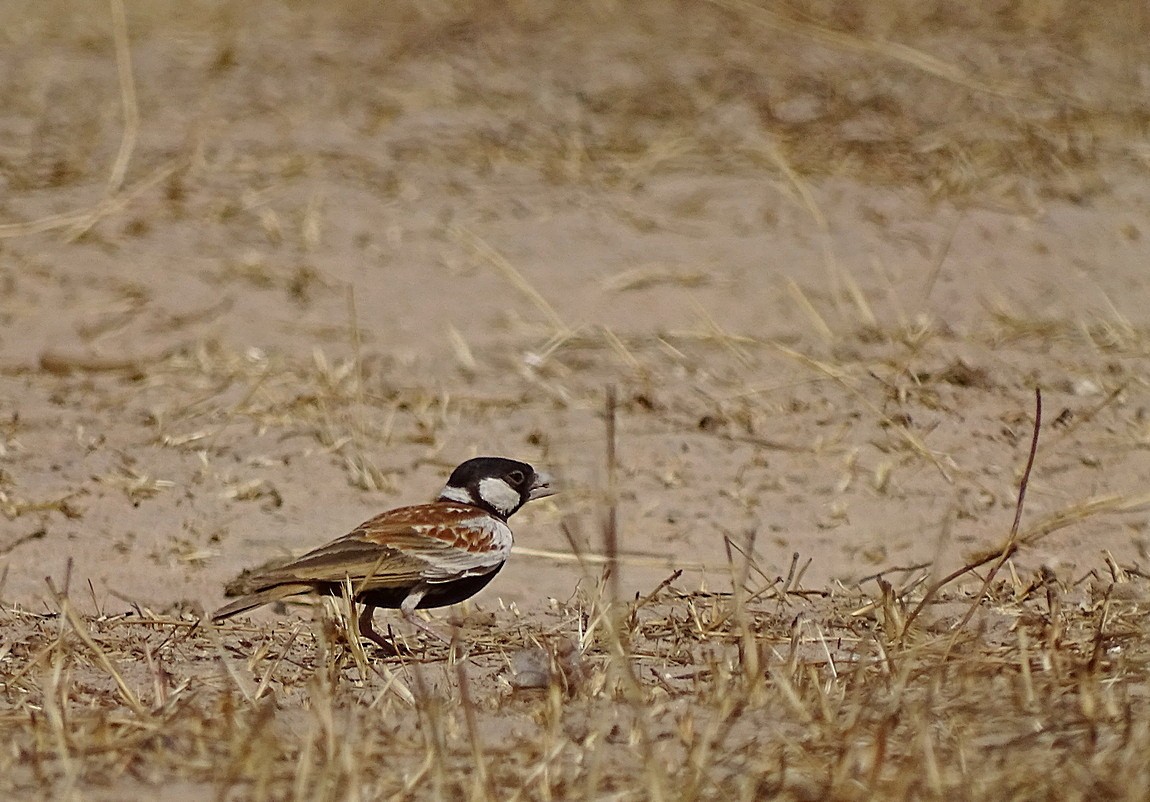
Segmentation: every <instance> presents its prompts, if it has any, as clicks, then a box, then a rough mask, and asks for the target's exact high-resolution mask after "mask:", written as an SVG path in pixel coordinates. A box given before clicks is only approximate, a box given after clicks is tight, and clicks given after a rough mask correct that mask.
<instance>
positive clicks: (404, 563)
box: [247, 502, 511, 592]
mask: <svg viewBox="0 0 1150 802" xmlns="http://www.w3.org/2000/svg"><path fill="white" fill-rule="evenodd" d="M510 548H511V530H510V529H508V528H507V525H506V524H503V523H502V522H501V521H498V520H496V519H494V518H491V517H490V516H488V515H486V514H485V513H483V511H481V510H477V509H475V508H474V507H469V506H466V505H456V504H446V503H442V502H440V503H435V504H422V505H419V506H416V507H401V508H399V509H396V510H391V511H389V512H385V513H383V514H382V515H377V516H376V517H375V518H372V519H370V520H368V521H365V522H363V523H362V524H360V525H359V526H358V527H356V528H355V529H354V530H352V531H351V532H349V533H348V534H346V535H344V536H343V537H341V538H339V539H338V540H333V541H332V542H331V543H329V544H327V545H326V546H321V547H320V548H318V549H315V550H314V551H311V552H308V553H307V554H304V555H303V556H301V557H299V558H298V559H295V560H292V561H291V562H289V563H286V564H284V565H280V566H277V567H275V568H271V569H269V570H267V571H264V572H260V573H257V574H253V575H251V576H249V577H248V578H247V584H248V586H249V587H251V588H255V589H265V588H269V587H272V586H275V585H282V584H297V583H326V582H342V581H343V580H344V579H350V580H351V583H352V587H353V589H354V590H355V591H357V592H358V591H365V590H372V589H375V588H388V587H404V586H407V585H412V584H414V583H416V582H421V581H423V582H433V583H434V582H445V581H449V580H451V579H457V578H459V577H461V576H470V575H474V574H484V573H488V572H490V571H493V570H495V569H496V568H498V567H499V566H500V565H501V564H502V563H503V561H504V560H506V559H507V556H508V553H509V552H510Z"/></svg>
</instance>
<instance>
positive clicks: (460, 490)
mask: <svg viewBox="0 0 1150 802" xmlns="http://www.w3.org/2000/svg"><path fill="white" fill-rule="evenodd" d="M439 498H440V499H446V500H447V501H458V502H459V503H460V504H474V503H475V499H473V498H472V497H471V493H470V492H469V491H468V490H467V488H466V487H452V486H451V485H448V486H447V487H445V488H443V492H442V493H440V494H439Z"/></svg>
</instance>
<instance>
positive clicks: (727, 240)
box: [0, 2, 1150, 627]
mask: <svg viewBox="0 0 1150 802" xmlns="http://www.w3.org/2000/svg"><path fill="white" fill-rule="evenodd" d="M450 5H451V4H442V5H436V4H426V5H420V4H417V5H416V6H415V7H407V6H402V7H395V8H391V7H389V8H387V9H386V10H385V9H383V8H382V7H377V6H376V5H375V4H366V3H363V4H360V3H351V4H344V5H341V9H340V11H338V12H331V11H325V10H323V8H322V6H321V5H320V4H315V5H314V6H313V5H311V4H296V5H293V6H292V7H290V8H287V7H284V6H282V5H279V4H266V3H249V4H223V5H219V4H208V3H185V4H171V5H166V6H162V7H161V5H157V6H156V7H155V8H154V9H152V10H149V11H135V10H133V11H132V13H131V14H130V15H129V18H128V25H127V28H126V30H127V33H128V43H129V45H130V59H131V63H130V75H131V77H132V79H133V80H132V81H131V82H128V83H125V82H124V81H122V80H121V79H122V78H123V74H121V73H118V72H117V65H118V64H119V65H120V66H121V67H122V68H124V69H128V64H127V63H126V62H125V61H124V53H123V52H121V53H120V58H119V60H118V58H117V49H116V38H115V36H114V33H115V25H114V24H113V21H112V20H113V19H114V18H112V17H110V16H109V14H108V11H107V9H106V8H105V7H103V6H100V5H98V4H97V5H95V6H91V7H89V6H84V7H83V9H75V8H72V7H71V6H68V5H67V4H64V3H59V4H49V5H48V6H45V5H43V4H36V5H32V4H10V5H8V6H6V9H5V10H4V11H2V12H0V23H2V24H0V31H3V33H2V34H0V37H3V41H4V46H3V47H2V48H0V72H3V74H4V75H6V76H7V77H6V79H5V81H4V86H3V88H2V89H0V92H2V93H3V96H2V97H0V104H2V106H3V108H4V111H3V112H2V113H0V288H2V289H0V513H2V514H3V517H2V518H0V572H2V576H3V580H2V582H0V599H3V602H4V604H6V605H16V606H20V607H22V608H26V609H29V610H43V609H45V607H51V606H52V602H51V601H50V594H49V590H48V586H47V584H46V582H45V578H46V577H50V578H51V579H52V582H53V583H54V584H55V586H56V587H57V588H61V587H64V586H65V585H67V587H68V588H69V590H70V595H71V597H72V598H73V600H74V603H75V604H76V605H77V606H78V607H79V608H80V609H81V610H84V611H86V612H88V613H91V612H94V611H100V612H102V613H104V614H107V615H114V614H117V613H119V612H124V611H129V610H133V609H137V608H139V609H146V610H150V611H153V612H154V613H156V614H178V613H188V612H196V611H202V610H209V609H212V608H214V607H215V606H217V605H219V604H220V603H221V602H222V600H223V596H222V588H223V585H224V584H225V583H226V582H227V581H228V580H229V579H231V578H232V577H233V576H234V575H235V574H236V573H237V572H238V571H239V570H240V569H241V568H244V567H247V566H251V565H254V564H258V563H260V562H263V561H264V560H266V559H268V558H271V557H276V556H284V555H287V554H291V553H298V552H299V551H301V550H305V549H307V548H310V547H312V546H315V545H318V544H319V543H322V542H324V541H326V540H328V539H330V538H332V537H335V536H337V535H340V534H343V533H344V532H345V531H347V530H348V529H349V528H351V527H352V526H354V525H355V524H357V523H358V522H360V521H361V520H363V519H365V518H367V517H369V516H370V515H372V514H374V513H375V512H378V511H380V510H382V509H385V508H388V507H391V506H396V505H398V504H400V503H409V502H418V501H423V500H426V499H427V498H429V497H430V496H432V495H433V494H434V493H435V492H436V491H437V490H438V488H439V487H440V485H441V484H442V482H443V480H444V478H445V476H446V475H447V473H448V472H449V471H450V469H451V467H452V466H454V465H455V464H457V463H458V462H460V461H462V460H463V459H465V458H467V457H470V456H473V455H476V454H502V455H507V456H513V457H517V458H521V459H524V460H527V461H530V462H532V463H533V464H536V465H538V466H541V467H546V468H547V469H548V470H550V471H553V472H554V473H557V474H558V475H559V476H561V477H562V480H563V482H564V486H565V492H564V493H563V494H562V495H560V496H557V497H555V498H554V499H550V500H548V501H547V502H545V503H540V504H537V505H532V507H529V508H527V509H525V510H524V511H523V512H521V513H520V514H519V515H518V516H517V517H516V519H515V521H514V523H515V524H516V526H515V529H516V532H517V543H518V545H519V546H521V547H523V550H522V552H521V553H519V554H516V555H515V556H514V558H513V559H512V560H511V562H510V563H509V565H508V566H507V568H506V569H505V570H504V572H503V573H502V574H501V575H500V576H499V577H498V579H497V580H496V581H495V582H494V583H493V584H492V585H491V586H490V587H489V588H488V589H487V590H485V591H484V592H483V593H481V594H480V595H479V596H477V597H476V598H475V599H474V601H473V607H478V608H480V609H486V610H501V609H502V608H503V606H505V605H512V604H513V605H515V607H516V608H517V609H518V610H519V611H520V612H521V613H522V614H523V615H524V616H526V619H525V620H526V622H527V624H526V625H527V626H528V627H530V622H531V620H532V618H531V616H532V615H538V616H545V615H546V611H547V610H548V609H551V607H552V606H553V605H552V603H551V602H550V601H549V599H557V600H560V601H562V600H566V599H569V598H571V597H572V595H573V594H574V593H575V592H576V589H577V587H578V586H579V585H580V583H581V581H582V574H581V572H580V569H579V567H578V564H577V563H576V562H575V561H574V560H573V559H572V558H571V544H570V543H569V542H568V539H567V538H566V536H565V535H564V532H563V529H562V528H561V523H562V521H564V520H566V521H567V522H568V524H569V526H570V527H571V528H572V529H573V531H574V532H576V534H577V536H578V537H579V538H581V539H582V540H583V542H584V545H585V549H586V551H587V553H588V554H589V555H590V557H591V559H592V565H597V563H595V562H594V559H595V558H596V555H601V554H602V545H601V535H600V532H601V520H602V517H603V511H604V492H605V484H606V482H605V473H604V471H605V434H604V420H603V408H604V396H605V392H606V388H607V387H608V386H614V387H616V388H617V389H618V394H619V410H618V428H619V431H618V459H619V507H618V511H619V535H620V544H621V554H620V561H621V580H622V588H623V590H624V592H625V593H627V594H628V595H630V594H633V593H646V592H649V591H650V590H651V589H653V588H654V587H655V586H656V585H657V584H658V583H659V582H660V581H661V580H662V579H664V578H666V577H667V576H668V575H669V574H670V573H671V571H672V570H674V569H683V571H684V573H683V575H682V576H681V577H680V578H679V580H678V581H677V582H676V587H678V588H681V589H682V590H684V591H690V590H694V589H698V588H700V587H714V586H721V585H729V569H728V562H727V560H728V558H727V553H728V550H727V547H726V540H727V539H728V538H729V539H731V540H733V541H734V542H736V543H738V544H744V545H745V544H746V543H748V542H749V543H752V544H753V551H754V554H755V557H756V563H757V565H758V566H760V567H761V568H762V570H763V572H764V574H765V575H767V576H770V577H774V576H785V575H786V574H787V573H788V570H789V569H790V568H791V565H792V560H793V559H794V558H793V555H795V554H797V555H798V563H797V564H798V566H799V567H800V568H803V569H805V572H804V573H803V575H802V580H801V583H802V586H804V587H806V588H812V589H822V588H839V587H841V588H844V589H849V590H851V591H852V592H853V591H856V590H865V589H866V588H868V587H869V588H871V589H872V590H873V589H874V588H875V585H874V577H875V576H876V575H880V574H882V575H885V576H887V577H888V578H891V579H892V580H896V581H905V580H906V579H908V578H909V577H911V576H912V575H913V574H914V572H915V571H921V570H926V569H927V568H929V566H930V565H932V564H934V565H935V566H937V567H938V570H949V569H950V568H953V567H956V566H958V565H961V564H962V561H963V560H964V559H965V558H966V557H967V556H968V555H970V554H971V553H973V552H978V551H980V550H983V549H986V548H991V547H994V546H995V545H996V544H998V543H1000V542H1001V541H1002V539H1003V537H1004V536H1005V535H1006V533H1007V532H1008V530H1009V528H1010V524H1011V521H1012V519H1013V515H1014V507H1015V499H1016V493H1017V485H1018V480H1019V477H1020V475H1021V471H1022V468H1023V465H1024V464H1025V461H1026V453H1027V448H1028V446H1029V441H1030V435H1031V429H1032V423H1033V415H1034V391H1035V388H1041V390H1042V392H1043V401H1044V410H1043V415H1044V425H1043V429H1042V440H1041V443H1040V445H1039V450H1038V456H1037V461H1036V465H1035V468H1034V472H1033V476H1032V479H1031V483H1030V489H1029V497H1028V499H1027V505H1026V509H1025V514H1024V517H1023V521H1022V529H1023V531H1024V532H1030V533H1032V534H1035V536H1034V537H1033V538H1032V539H1031V541H1030V543H1031V545H1030V546H1028V547H1027V548H1026V549H1023V550H1022V551H1021V552H1020V553H1019V554H1018V555H1017V556H1016V557H1015V559H1014V560H1013V561H1012V566H1011V567H1012V569H1013V570H1014V571H1016V572H1017V573H1018V575H1020V576H1023V577H1026V576H1029V575H1032V574H1034V572H1036V571H1038V570H1039V569H1040V568H1041V567H1043V566H1045V567H1047V568H1048V569H1050V570H1053V571H1054V572H1055V574H1056V575H1057V576H1059V577H1060V578H1062V579H1063V580H1064V581H1066V582H1067V583H1074V582H1075V581H1077V580H1078V579H1080V578H1081V577H1082V576H1084V575H1086V574H1088V573H1090V572H1092V571H1098V570H1100V569H1101V567H1102V566H1104V565H1105V563H1106V560H1107V555H1111V559H1112V561H1114V562H1116V563H1119V564H1123V565H1131V566H1136V565H1146V564H1147V563H1148V562H1150V556H1148V554H1147V549H1148V548H1150V530H1148V528H1147V527H1148V525H1150V512H1148V511H1147V507H1146V505H1145V502H1146V493H1147V489H1148V488H1150V451H1148V449H1150V382H1148V379H1147V376H1148V375H1150V374H1148V371H1147V365H1148V361H1147V360H1148V357H1150V303H1148V301H1150V258H1148V256H1150V251H1148V249H1147V248H1148V246H1147V241H1148V237H1150V151H1148V150H1147V149H1146V148H1147V145H1146V142H1147V140H1146V122H1145V121H1146V119H1147V118H1146V110H1147V109H1148V108H1150V101H1148V97H1150V73H1148V72H1147V67H1146V63H1147V62H1146V60H1145V58H1144V56H1145V54H1146V50H1145V41H1144V40H1141V39H1140V37H1141V34H1140V33H1139V31H1140V30H1142V29H1140V28H1139V25H1138V24H1136V25H1134V26H1132V27H1131V29H1130V30H1128V31H1127V30H1126V29H1125V28H1124V27H1122V26H1118V27H1113V28H1107V27H1105V26H1097V27H1091V26H1082V25H1079V23H1080V22H1081V19H1079V20H1078V21H1077V22H1076V21H1075V20H1074V19H1069V16H1070V15H1071V12H1072V11H1073V9H1072V8H1070V6H1067V7H1066V9H1064V10H1065V11H1066V15H1067V18H1066V19H1065V20H1064V19H1063V18H1062V17H1060V16H1059V15H1057V14H1054V13H1053V12H1051V14H1052V16H1049V17H1041V15H1040V17H1039V18H1028V19H1021V18H1019V17H1015V16H1014V12H1011V11H1007V10H1003V9H996V10H995V11H994V12H993V13H994V14H997V15H998V16H997V17H995V19H996V20H997V22H996V23H994V24H988V23H986V22H985V20H984V19H983V18H982V17H979V16H978V15H977V14H975V12H973V11H972V12H958V11H950V12H946V11H944V10H940V9H935V11H934V15H933V16H929V15H925V12H924V14H923V15H922V16H915V15H914V14H913V13H912V12H909V11H907V10H905V9H904V10H902V11H898V10H896V9H887V11H888V12H889V13H888V14H884V13H883V12H880V11H879V10H876V11H874V12H873V14H870V15H868V14H867V13H863V12H859V14H857V15H854V16H852V15H851V14H849V13H847V12H843V14H844V15H845V16H843V17H837V16H834V15H833V14H832V15H831V16H829V17H824V16H821V15H822V14H823V10H822V9H821V7H818V8H816V7H811V8H810V9H808V11H809V14H810V15H811V16H803V15H802V14H798V15H784V16H779V15H778V13H776V12H777V11H778V9H776V10H775V11H762V10H761V9H760V10H758V11H756V7H754V6H750V5H745V6H744V5H741V4H738V3H730V4H727V3H718V4H709V3H684V4H661V3H641V4H638V5H635V6H631V5H630V4H628V5H626V6H623V5H618V6H617V5H616V4H613V3H593V4H588V5H586V6H582V5H581V6H580V10H573V9H571V8H568V7H567V6H565V5H563V4H555V5H552V4H548V3H542V2H540V3H533V2H531V3H513V4H510V5H508V6H498V5H490V6H488V5H486V4H480V5H476V6H467V7H466V8H462V7H460V8H456V9H451V8H450V7H449V6H450ZM1039 5H1041V4H1039ZM1071 5H1073V4H1071ZM49 6H51V7H49ZM880 6H881V7H883V8H885V5H883V4H879V5H878V6H876V9H878V8H879V7H880ZM113 8H114V5H113ZM827 13H830V12H827ZM835 13H838V12H835ZM987 13H990V12H989V11H987ZM1141 13H1142V15H1143V18H1140V19H1141V23H1139V24H1142V23H1144V22H1145V19H1144V16H1145V11H1144V9H1143V10H1142V12H1141ZM964 14H966V15H967V16H964ZM948 15H949V16H948ZM824 23H825V24H824ZM832 31H840V32H844V33H843V34H842V36H841V37H840V38H839V39H836V38H835V37H834V35H832V33H831V32H832ZM1140 41H1141V44H1139V42H1140ZM893 42H898V43H900V45H899V46H895V45H893V44H889V43H893ZM900 48H901V49H900ZM1084 67H1085V68H1084ZM126 110H127V111H126ZM282 616H283V613H282V612H275V611H261V612H260V613H258V614H256V618H257V620H263V621H280V620H282ZM287 616H288V617H289V619H294V618H299V617H300V616H301V611H300V610H298V609H292V610H290V611H288V612H287ZM302 617H303V619H304V620H306V619H307V613H306V611H304V612H303V613H302ZM381 618H382V616H381ZM540 620H542V618H541V619H540Z"/></svg>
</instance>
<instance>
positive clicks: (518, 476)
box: [507, 471, 526, 485]
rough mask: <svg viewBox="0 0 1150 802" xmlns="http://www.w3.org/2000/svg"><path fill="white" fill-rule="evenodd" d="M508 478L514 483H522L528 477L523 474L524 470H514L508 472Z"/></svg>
mask: <svg viewBox="0 0 1150 802" xmlns="http://www.w3.org/2000/svg"><path fill="white" fill-rule="evenodd" d="M507 478H508V479H510V480H511V484H513V485H521V484H523V481H524V479H526V477H525V476H524V475H523V471H512V472H511V473H509V474H507Z"/></svg>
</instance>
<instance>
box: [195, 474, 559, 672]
mask: <svg viewBox="0 0 1150 802" xmlns="http://www.w3.org/2000/svg"><path fill="white" fill-rule="evenodd" d="M555 492H556V491H555V490H554V489H553V487H552V479H551V477H550V476H548V475H547V474H546V473H543V472H542V471H536V470H535V469H534V468H532V467H531V466H530V465H528V464H527V463H525V462H517V461H516V460H511V459H505V458H503V457H476V458H475V459H469V460H467V462H464V463H463V464H462V465H460V466H459V467H458V468H456V469H455V470H454V471H452V473H451V477H450V478H449V479H448V480H447V485H446V486H445V487H444V488H443V491H442V492H441V493H440V494H439V497H438V498H437V499H436V500H435V501H433V502H432V503H430V504H418V505H415V506H411V507H399V508H397V509H394V510H389V511H388V512H385V513H382V514H380V515H377V516H375V517H374V518H372V519H370V520H368V521H364V522H363V523H362V524H360V525H359V526H357V527H356V528H355V529H353V530H352V531H351V532H349V533H348V534H346V535H344V536H343V537H341V538H339V539H337V540H333V541H332V542H331V543H328V544H327V545H326V546H321V547H320V548H318V549H315V550H314V551H310V552H308V553H307V554H304V555H303V556H301V557H299V558H297V559H295V560H292V561H290V562H288V563H285V564H283V565H278V566H275V567H273V568H268V569H266V570H261V569H257V570H255V571H253V572H251V573H247V574H245V575H242V576H241V577H240V579H239V580H237V581H236V582H234V583H232V585H229V586H228V589H227V590H226V593H227V595H229V596H234V595H239V594H241V593H242V594H246V595H244V596H243V597H242V598H239V599H236V600H235V601H234V602H232V603H231V604H228V605H226V606H224V607H221V608H220V609H218V610H216V611H215V612H214V613H212V621H213V622H219V621H223V620H224V619H226V618H231V617H232V616H233V615H236V614H238V613H242V612H244V611H246V610H251V609H252V608H254V607H259V606H261V605H264V604H270V603H271V602H275V601H279V600H280V599H284V598H287V597H289V596H298V595H302V594H307V593H318V594H325V595H332V596H338V595H340V593H341V592H342V591H341V588H342V587H343V585H344V582H347V581H350V583H351V592H352V602H353V604H354V603H355V602H359V603H360V604H362V605H363V610H362V611H361V612H360V615H359V633H360V634H361V635H362V636H363V637H365V638H367V639H369V640H371V641H373V642H375V643H376V644H378V645H379V646H381V647H382V648H384V649H385V650H387V651H389V652H394V650H395V647H394V646H392V644H391V643H390V642H388V641H387V640H386V639H385V638H383V636H381V635H380V634H379V633H377V632H376V631H375V629H373V627H372V616H373V615H374V614H375V610H376V608H380V607H382V608H385V609H396V608H398V609H399V611H400V612H401V613H402V614H403V617H404V618H406V619H407V620H408V621H409V622H411V623H412V624H413V625H415V626H417V627H419V628H420V629H422V630H424V631H425V632H429V633H430V634H432V635H433V636H435V637H437V638H440V639H442V638H443V636H442V635H441V634H439V633H438V632H436V631H435V630H433V629H431V628H430V627H428V626H427V625H425V624H424V623H423V622H422V621H420V620H419V619H417V618H416V617H415V611H416V610H417V609H419V608H425V607H445V606H447V605H449V604H457V603H458V602H461V601H463V600H464V599H467V598H470V597H471V596H473V595H475V594H476V593H478V592H479V591H480V590H482V589H483V587H484V586H486V585H487V583H488V582H490V581H491V580H492V578H493V577H494V576H495V575H496V574H497V573H499V569H500V568H502V567H503V563H505V562H506V561H507V558H508V557H509V556H510V554H511V546H512V542H513V537H512V534H511V528H510V527H509V526H508V525H507V519H508V518H510V517H511V516H512V515H513V514H514V513H515V511H516V510H518V509H519V508H520V507H522V506H523V505H524V504H526V503H527V502H528V501H534V500H535V499H538V498H544V497H545V496H550V495H553V494H554V493H555Z"/></svg>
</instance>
